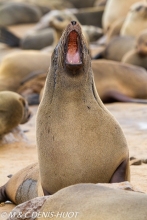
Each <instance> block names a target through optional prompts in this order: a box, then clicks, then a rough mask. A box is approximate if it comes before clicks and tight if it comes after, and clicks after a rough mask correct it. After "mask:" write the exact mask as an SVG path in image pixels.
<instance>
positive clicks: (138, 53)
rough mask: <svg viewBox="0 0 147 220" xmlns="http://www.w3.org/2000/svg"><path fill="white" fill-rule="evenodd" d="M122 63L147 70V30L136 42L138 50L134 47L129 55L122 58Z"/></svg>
mask: <svg viewBox="0 0 147 220" xmlns="http://www.w3.org/2000/svg"><path fill="white" fill-rule="evenodd" d="M122 62H123V63H129V64H132V65H137V66H141V67H143V68H145V69H147V30H144V31H142V32H141V33H140V34H139V36H138V38H137V40H136V48H135V47H134V48H133V49H132V50H130V51H128V53H126V54H125V55H124V56H123V57H122Z"/></svg>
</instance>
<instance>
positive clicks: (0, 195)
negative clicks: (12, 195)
mask: <svg viewBox="0 0 147 220" xmlns="http://www.w3.org/2000/svg"><path fill="white" fill-rule="evenodd" d="M8 200H9V198H8V197H7V194H6V184H5V185H3V186H1V187H0V203H1V202H6V201H8Z"/></svg>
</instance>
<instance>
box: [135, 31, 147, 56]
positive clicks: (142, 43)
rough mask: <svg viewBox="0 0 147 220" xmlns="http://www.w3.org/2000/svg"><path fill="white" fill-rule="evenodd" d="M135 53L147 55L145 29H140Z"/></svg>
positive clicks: (146, 33)
mask: <svg viewBox="0 0 147 220" xmlns="http://www.w3.org/2000/svg"><path fill="white" fill-rule="evenodd" d="M136 49H137V53H138V54H139V55H141V56H147V30H144V31H142V32H141V33H140V34H139V36H138V38H137V44H136Z"/></svg>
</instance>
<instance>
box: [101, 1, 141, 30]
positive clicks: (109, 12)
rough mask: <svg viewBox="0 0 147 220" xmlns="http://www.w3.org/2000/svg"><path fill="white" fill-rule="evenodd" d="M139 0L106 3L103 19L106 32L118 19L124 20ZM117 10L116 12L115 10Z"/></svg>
mask: <svg viewBox="0 0 147 220" xmlns="http://www.w3.org/2000/svg"><path fill="white" fill-rule="evenodd" d="M135 2H138V0H128V1H126V0H119V1H118V0H109V1H107V3H106V7H105V11H104V14H103V18H102V24H103V28H104V30H105V31H107V30H108V29H109V28H110V26H111V25H112V24H113V22H114V21H116V20H117V19H118V18H119V19H120V18H123V17H125V16H126V15H127V13H128V11H129V9H130V7H131V5H132V4H133V3H135ZM114 8H115V10H114Z"/></svg>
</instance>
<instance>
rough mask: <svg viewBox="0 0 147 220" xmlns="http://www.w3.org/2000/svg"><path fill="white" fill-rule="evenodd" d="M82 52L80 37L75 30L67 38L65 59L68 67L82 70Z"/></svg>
mask: <svg viewBox="0 0 147 220" xmlns="http://www.w3.org/2000/svg"><path fill="white" fill-rule="evenodd" d="M80 50H81V48H80V38H79V35H78V33H77V32H76V31H75V30H73V31H71V32H70V33H69V35H68V38H67V47H66V59H65V63H66V66H67V67H72V68H73V67H76V68H78V67H79V68H80V67H81V66H82V59H81V51H80Z"/></svg>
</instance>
